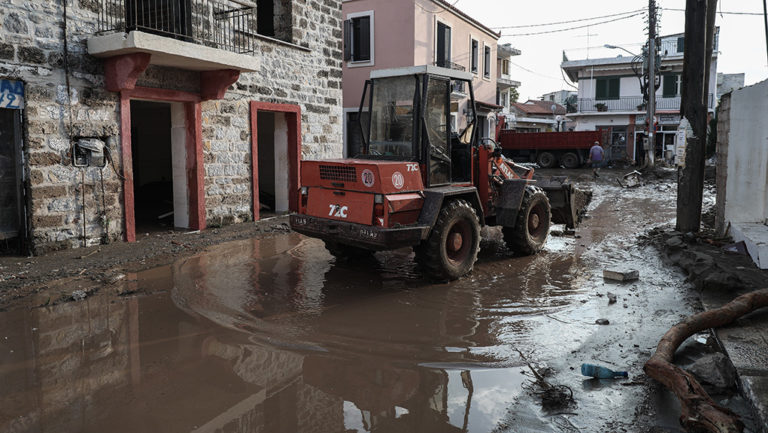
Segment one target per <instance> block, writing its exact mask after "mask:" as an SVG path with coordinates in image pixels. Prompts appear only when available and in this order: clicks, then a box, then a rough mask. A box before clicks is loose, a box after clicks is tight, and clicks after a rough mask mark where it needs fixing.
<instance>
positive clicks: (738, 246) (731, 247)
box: [723, 241, 747, 256]
mask: <svg viewBox="0 0 768 433" xmlns="http://www.w3.org/2000/svg"><path fill="white" fill-rule="evenodd" d="M723 251H726V252H729V253H735V254H741V255H742V256H746V255H747V244H745V243H744V241H739V242H736V243H733V244H728V245H723Z"/></svg>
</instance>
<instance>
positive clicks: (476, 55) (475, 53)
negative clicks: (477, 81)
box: [470, 39, 480, 74]
mask: <svg viewBox="0 0 768 433" xmlns="http://www.w3.org/2000/svg"><path fill="white" fill-rule="evenodd" d="M479 64H480V45H479V43H478V42H477V41H476V40H474V39H472V64H471V65H470V66H471V69H472V73H473V74H476V73H477V67H478V66H479Z"/></svg>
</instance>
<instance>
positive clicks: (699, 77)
mask: <svg viewBox="0 0 768 433" xmlns="http://www.w3.org/2000/svg"><path fill="white" fill-rule="evenodd" d="M716 9H717V0H686V6H685V53H684V57H683V88H682V95H681V100H682V103H681V105H680V116H681V119H682V120H681V122H682V123H683V124H685V123H686V122H687V124H688V125H689V129H688V132H687V133H686V142H685V143H684V145H685V165H684V166H683V168H682V169H681V171H680V172H679V177H678V182H677V230H679V231H681V232H698V231H699V227H700V226H701V201H702V196H703V192H704V149H705V146H706V142H707V106H708V101H709V95H708V89H709V76H710V67H711V64H712V51H713V49H714V34H715V12H716ZM702 71H704V73H703V74H702Z"/></svg>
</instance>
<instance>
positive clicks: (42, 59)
mask: <svg viewBox="0 0 768 433" xmlns="http://www.w3.org/2000/svg"><path fill="white" fill-rule="evenodd" d="M68 6H69V11H68V18H69V19H68V21H69V22H68V26H67V28H68V42H69V44H68V50H69V62H68V66H69V72H70V74H69V89H70V91H69V92H68V91H67V89H68V87H67V79H66V74H65V55H64V43H63V40H64V30H63V29H64V20H63V17H64V14H63V4H62V2H61V1H60V0H58V1H53V0H52V1H39V0H38V1H30V0H10V1H6V2H4V4H3V7H2V8H0V41H2V42H0V78H5V79H13V80H21V81H24V83H25V94H26V95H25V96H26V108H25V109H24V129H25V130H24V159H25V162H26V167H25V168H26V176H27V178H26V181H27V187H26V191H27V205H28V222H29V228H30V231H31V241H32V244H33V247H34V249H35V250H36V251H38V252H43V251H46V250H50V249H56V248H62V247H68V246H77V245H80V244H81V242H82V239H81V236H82V233H83V203H85V231H86V234H87V239H88V240H87V241H88V244H94V243H98V242H100V241H101V238H102V235H105V233H106V229H107V228H108V230H109V237H110V238H112V239H120V238H122V226H123V225H122V214H123V213H122V207H121V205H120V189H121V185H120V182H119V179H118V177H117V176H116V175H115V173H114V171H113V170H112V169H111V168H109V167H107V168H105V169H103V170H100V169H98V168H87V169H78V168H75V167H73V166H72V162H71V161H72V155H71V140H70V137H72V138H76V137H78V136H84V137H85V136H87V137H113V138H116V137H117V134H118V130H119V128H118V123H117V120H116V119H117V107H118V96H117V95H116V94H114V93H109V92H107V91H105V90H104V88H103V71H102V65H101V62H100V61H99V60H97V59H95V58H93V57H91V56H88V55H87V53H86V45H85V43H86V37H87V35H90V34H92V33H94V32H95V30H96V11H97V9H96V2H94V1H84V0H80V1H79V2H77V4H75V2H73V1H72V0H70V1H69V3H68ZM109 143H110V144H111V152H112V154H113V155H115V156H117V155H119V151H120V150H119V148H118V145H117V143H118V141H117V140H114V139H113V140H109ZM102 177H103V190H104V194H103V195H102Z"/></svg>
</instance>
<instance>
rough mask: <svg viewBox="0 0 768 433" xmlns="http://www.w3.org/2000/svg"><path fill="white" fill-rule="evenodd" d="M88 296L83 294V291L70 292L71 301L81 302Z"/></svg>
mask: <svg viewBox="0 0 768 433" xmlns="http://www.w3.org/2000/svg"><path fill="white" fill-rule="evenodd" d="M87 296H88V293H86V292H85V290H75V291H74V292H72V300H73V301H82V300H83V299H85V298H86V297H87Z"/></svg>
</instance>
